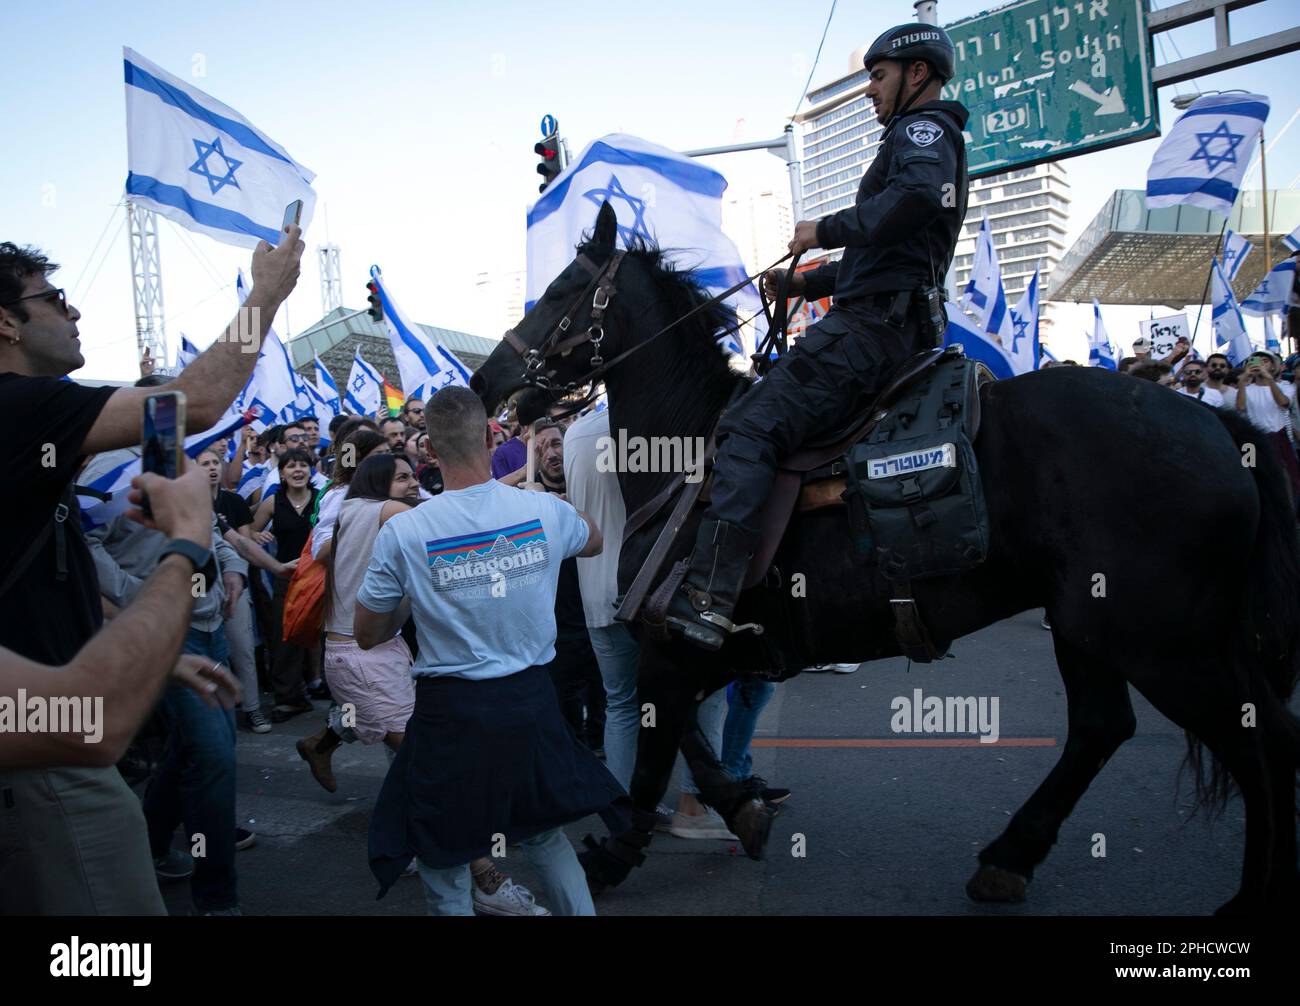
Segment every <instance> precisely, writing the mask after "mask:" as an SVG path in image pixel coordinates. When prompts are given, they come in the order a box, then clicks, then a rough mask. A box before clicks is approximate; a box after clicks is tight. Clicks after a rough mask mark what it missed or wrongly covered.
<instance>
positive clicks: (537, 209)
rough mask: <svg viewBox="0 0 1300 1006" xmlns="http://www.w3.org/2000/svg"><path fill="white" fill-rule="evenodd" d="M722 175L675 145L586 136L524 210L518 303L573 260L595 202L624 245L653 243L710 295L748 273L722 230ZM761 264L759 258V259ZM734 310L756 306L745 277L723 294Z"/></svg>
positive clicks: (734, 336)
mask: <svg viewBox="0 0 1300 1006" xmlns="http://www.w3.org/2000/svg"><path fill="white" fill-rule="evenodd" d="M726 188H727V180H726V178H724V177H723V176H722V175H721V174H719V173H718V172H717V171H714V170H713V169H712V168H708V167H705V166H704V165H703V164H700V163H698V162H696V161H694V160H692V159H691V158H689V157H685V156H683V155H681V154H679V153H677V152H676V151H673V150H669V149H667V148H666V147H661V146H658V145H657V144H654V143H650V142H648V141H646V140H642V139H640V138H638V137H635V136H629V135H627V134H625V133H612V134H610V135H609V136H603V137H601V138H600V139H599V140H596V141H594V142H592V143H589V144H588V145H587V146H586V148H585V149H584V150H583V151H582V153H581V154H580V155H579V156H578V158H577V160H576V161H574V162H573V163H572V164H571V165H569V167H567V168H565V169H564V170H563V171H562V172H560V174H559V175H558V176H557V177H556V179H555V181H554V182H552V183H551V185H550V186H549V187H548V188H547V190H546V192H545V193H543V195H542V197H541V198H540V199H538V200H537V202H536V203H534V204H533V207H532V209H531V210H529V211H528V282H527V286H526V291H525V296H526V304H525V307H526V308H528V309H531V308H532V306H533V305H534V304H535V303H537V300H538V299H539V298H540V297H541V296H542V294H543V293H544V292H545V291H546V288H547V286H549V285H550V283H551V281H552V280H554V279H555V277H556V276H558V275H559V274H560V273H561V272H563V271H564V269H565V267H566V266H568V264H569V263H570V262H571V261H572V260H573V249H574V248H575V246H577V245H578V244H579V242H580V241H581V238H582V236H583V234H584V232H589V231H590V230H591V228H592V226H593V224H594V223H595V220H596V214H597V212H598V211H599V210H600V207H601V204H602V203H605V202H608V203H609V204H610V206H611V207H613V209H614V211H615V213H617V215H618V235H619V238H620V239H621V241H622V244H623V246H624V247H631V246H632V245H633V243H634V242H636V241H637V240H638V239H639V240H641V241H645V242H655V243H658V244H659V246H660V247H661V248H663V249H664V250H665V253H666V255H665V257H666V258H667V259H668V260H670V261H671V262H672V264H673V266H674V267H675V268H677V269H680V270H688V269H689V270H693V271H694V275H695V279H696V281H697V282H698V283H699V284H700V285H701V286H702V287H703V288H704V290H705V291H706V292H707V293H709V294H710V295H713V294H718V293H721V292H722V291H723V290H726V289H728V288H729V287H732V286H734V285H735V284H737V283H739V282H740V281H741V280H743V279H745V277H746V276H747V275H748V272H747V270H746V269H745V266H744V263H743V262H742V260H741V257H740V252H739V251H738V250H737V249H736V246H735V244H733V243H732V240H731V239H730V238H729V237H727V236H726V235H725V234H724V233H723V232H722V194H723V192H725V191H726ZM764 264H766V263H764ZM727 303H728V304H729V305H730V306H731V308H732V309H733V310H734V311H735V312H737V316H738V317H739V318H744V319H748V318H750V317H752V316H755V315H757V316H759V319H760V320H759V321H755V323H754V327H755V329H756V332H755V335H757V336H759V337H761V336H762V335H763V334H764V333H765V331H766V329H765V324H766V323H765V322H764V323H762V324H760V321H761V317H762V306H761V303H760V301H759V296H758V290H757V289H755V287H754V285H753V284H752V283H751V284H749V285H748V286H745V287H743V288H742V289H741V290H740V292H739V293H736V294H733V295H732V297H731V298H730V299H729V300H728V301H727ZM750 339H751V336H749V335H747V334H745V333H744V332H743V331H742V332H734V333H731V334H729V335H728V336H727V337H726V340H725V341H724V342H723V343H722V345H723V346H724V347H725V348H726V349H727V350H728V351H730V352H732V353H736V354H739V355H741V356H747V355H748V354H749V353H750V352H752V350H753V346H752V345H751V344H750Z"/></svg>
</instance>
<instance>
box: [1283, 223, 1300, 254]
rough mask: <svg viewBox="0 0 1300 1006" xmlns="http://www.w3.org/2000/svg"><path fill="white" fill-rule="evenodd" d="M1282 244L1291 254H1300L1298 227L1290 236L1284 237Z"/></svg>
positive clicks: (1299, 228)
mask: <svg viewBox="0 0 1300 1006" xmlns="http://www.w3.org/2000/svg"><path fill="white" fill-rule="evenodd" d="M1282 243H1283V244H1284V245H1286V246H1287V247H1288V248H1290V249H1291V250H1292V251H1293V252H1300V227H1297V228H1296V229H1295V230H1293V231H1292V232H1291V233H1290V234H1288V235H1287V236H1286V237H1284V238H1283V239H1282Z"/></svg>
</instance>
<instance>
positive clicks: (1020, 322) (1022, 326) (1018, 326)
mask: <svg viewBox="0 0 1300 1006" xmlns="http://www.w3.org/2000/svg"><path fill="white" fill-rule="evenodd" d="M1011 327H1012V329H1013V330H1014V334H1013V335H1012V336H1011V355H1012V356H1015V355H1016V354H1017V353H1019V352H1020V340H1021V339H1023V338H1024V337H1025V336H1026V335H1027V334H1028V332H1029V319H1028V318H1021V317H1020V316H1019V315H1017V314H1016V313H1015V312H1014V311H1013V312H1012V314H1011Z"/></svg>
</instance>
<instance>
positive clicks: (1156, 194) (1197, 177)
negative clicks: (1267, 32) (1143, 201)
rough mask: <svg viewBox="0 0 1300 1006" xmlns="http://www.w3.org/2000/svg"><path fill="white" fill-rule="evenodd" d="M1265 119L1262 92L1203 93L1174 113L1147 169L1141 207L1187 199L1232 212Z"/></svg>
mask: <svg viewBox="0 0 1300 1006" xmlns="http://www.w3.org/2000/svg"><path fill="white" fill-rule="evenodd" d="M1267 118H1268V98H1267V97H1265V96H1264V95H1262V94H1206V95H1203V96H1202V97H1200V98H1197V99H1196V101H1194V102H1193V103H1192V105H1191V107H1190V108H1188V109H1187V111H1185V112H1184V113H1183V114H1182V115H1180V116H1179V117H1178V121H1177V122H1175V123H1174V127H1173V129H1171V130H1169V133H1168V135H1167V136H1166V137H1165V138H1164V139H1163V140H1162V141H1161V142H1160V146H1159V148H1158V149H1157V150H1156V154H1155V157H1154V158H1152V160H1151V167H1150V168H1148V169H1147V206H1148V207H1150V208H1151V209H1159V208H1160V207H1162V206H1177V205H1179V204H1180V203H1188V204H1190V205H1192V206H1200V207H1202V208H1203V209H1207V210H1214V211H1215V212H1216V213H1222V214H1223V215H1224V216H1225V217H1226V216H1227V215H1228V214H1229V213H1231V212H1232V204H1233V203H1235V202H1236V201H1237V191H1238V190H1239V189H1240V188H1241V180H1242V177H1243V176H1244V175H1245V174H1246V168H1247V167H1248V166H1249V164H1250V155H1251V152H1252V151H1253V150H1254V145H1255V141H1256V140H1257V139H1258V137H1259V131H1260V130H1261V129H1262V128H1263V127H1264V120H1265V119H1267Z"/></svg>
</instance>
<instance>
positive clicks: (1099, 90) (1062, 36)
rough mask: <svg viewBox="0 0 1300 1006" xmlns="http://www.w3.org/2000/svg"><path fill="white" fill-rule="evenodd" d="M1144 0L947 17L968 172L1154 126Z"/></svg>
mask: <svg viewBox="0 0 1300 1006" xmlns="http://www.w3.org/2000/svg"><path fill="white" fill-rule="evenodd" d="M1147 5H1148V0H1019V2H1017V3H1012V4H1008V5H1007V6H1006V7H1000V8H998V9H997V10H994V11H989V12H987V13H984V14H978V15H976V16H974V17H970V18H967V19H965V20H964V21H957V22H955V23H954V24H951V25H948V26H947V28H948V34H949V35H951V36H952V40H953V45H954V46H956V49H957V66H956V71H957V72H956V76H954V77H953V79H952V80H950V81H949V82H948V83H947V84H946V85H945V86H944V89H943V96H944V97H945V98H948V99H950V100H955V101H960V102H961V103H962V104H964V105H965V106H966V107H967V108H968V109H970V113H971V114H970V121H969V122H968V123H967V126H966V131H967V133H968V134H969V135H968V137H967V143H966V156H967V160H968V163H969V165H970V173H971V175H972V176H974V177H979V176H981V175H988V174H994V173H996V172H1001V171H1006V170H1008V169H1010V168H1013V167H1017V166H1023V165H1028V164H1037V163H1038V162H1040V161H1054V160H1059V159H1060V158H1062V157H1069V156H1071V155H1073V154H1082V153H1085V152H1088V151H1092V150H1100V149H1102V148H1103V147H1112V146H1116V145H1117V144H1121V143H1132V142H1134V141H1135V140H1143V139H1146V138H1147V137H1150V136H1156V135H1158V134H1159V132H1160V122H1159V118H1158V114H1157V110H1156V101H1155V88H1154V87H1153V86H1152V83H1151V66H1152V62H1153V60H1152V57H1151V39H1150V36H1149V35H1148V34H1147V30H1146V9H1147Z"/></svg>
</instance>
